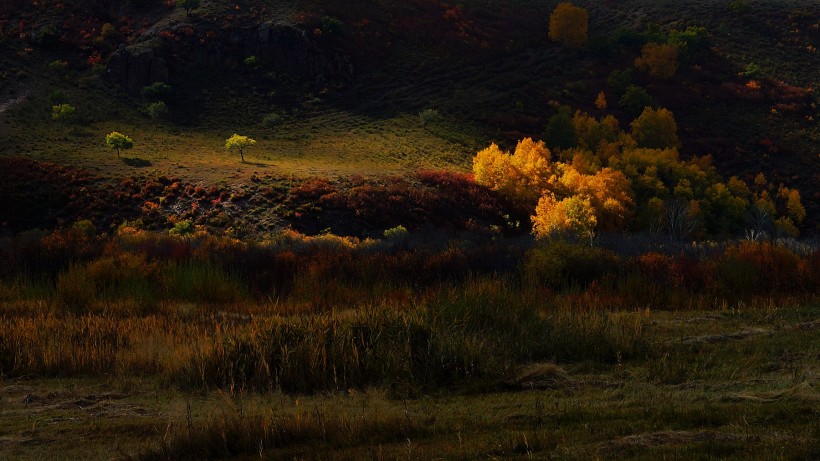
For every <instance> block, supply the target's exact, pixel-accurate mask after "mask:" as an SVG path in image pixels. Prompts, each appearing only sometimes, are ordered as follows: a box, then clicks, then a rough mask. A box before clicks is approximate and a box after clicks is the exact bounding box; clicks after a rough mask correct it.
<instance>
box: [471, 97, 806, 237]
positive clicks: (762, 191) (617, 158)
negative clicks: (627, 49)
mask: <svg viewBox="0 0 820 461" xmlns="http://www.w3.org/2000/svg"><path fill="white" fill-rule="evenodd" d="M562 130H563V132H562V133H560V134H561V136H562V137H563V139H565V140H570V141H569V142H568V143H566V141H565V144H563V147H564V148H558V149H557V150H556V152H557V154H558V155H556V156H555V157H558V158H553V157H554V154H553V152H551V151H550V149H549V148H548V147H547V146H546V144H545V143H544V142H543V141H538V142H536V141H533V140H532V139H529V138H527V139H524V140H522V141H520V142H519V143H518V146H517V147H516V149H515V151H514V152H512V153H509V152H505V151H503V150H502V149H500V148H499V147H498V146H497V145H495V144H493V145H491V146H490V147H488V148H486V149H484V150H482V151H480V152H478V154H477V155H476V156H475V158H474V160H473V171H474V173H475V178H476V181H477V182H479V183H481V184H484V185H486V186H487V187H489V188H491V189H493V190H497V191H500V192H502V193H503V194H504V195H507V196H509V197H513V198H514V199H515V200H517V201H518V202H519V203H521V204H524V205H525V206H527V207H529V209H531V210H534V214H533V215H532V224H533V232H534V233H535V234H536V235H537V236H540V237H546V236H555V235H562V234H563V235H567V234H570V235H575V236H584V237H592V236H593V235H594V234H595V233H598V232H601V231H612V230H627V229H629V230H653V231H658V232H662V233H667V234H668V235H669V236H670V237H672V238H674V239H686V238H693V237H698V236H707V235H712V236H724V237H726V236H731V235H738V234H741V233H743V232H746V233H747V236H750V237H753V238H761V237H764V236H769V237H777V236H793V235H796V234H797V233H798V231H797V226H798V225H799V224H800V222H802V221H803V219H804V218H805V216H806V212H805V209H804V207H803V205H802V203H801V200H800V193H799V192H798V191H797V190H795V189H790V188H788V187H785V186H783V185H779V186H776V185H774V184H771V183H769V182H768V181H767V180H766V178H765V176H764V175H763V174H762V173H761V174H759V175H758V176H757V177H756V178H754V181H753V182H752V183H751V184H749V183H747V182H745V181H743V180H741V179H739V178H737V177H731V178H729V180H724V179H723V178H722V177H721V176H720V175H719V174H718V171H717V170H716V169H715V168H714V166H712V164H711V159H710V158H709V157H708V156H707V157H694V158H691V159H689V160H683V159H681V158H680V154H679V152H678V148H679V147H680V140H679V139H678V136H677V124H676V123H675V119H674V116H673V114H672V113H671V112H670V111H669V110H666V109H663V108H660V109H658V110H655V109H652V108H651V107H646V108H645V109H644V111H643V113H642V114H641V115H640V116H639V117H638V118H637V119H635V120H634V121H633V122H632V123H631V130H630V132H628V133H627V132H624V131H622V130H621V129H620V126H619V123H618V121H617V120H616V119H615V118H614V117H613V116H611V115H608V116H605V117H603V118H601V119H596V118H595V117H593V116H590V115H588V114H586V113H583V112H580V111H578V112H576V113H575V115H574V116H573V117H572V119H571V123H569V121H568V122H567V126H566V127H564V128H563V129H562ZM549 132H550V130H548V134H549Z"/></svg>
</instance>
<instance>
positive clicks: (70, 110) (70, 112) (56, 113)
mask: <svg viewBox="0 0 820 461" xmlns="http://www.w3.org/2000/svg"><path fill="white" fill-rule="evenodd" d="M76 110H77V109H76V108H75V107H74V106H72V105H71V104H57V105H56V106H53V107H52V108H51V119H52V120H56V121H58V122H60V131H63V125H65V122H66V121H67V120H70V119H71V118H72V117H74V112H76Z"/></svg>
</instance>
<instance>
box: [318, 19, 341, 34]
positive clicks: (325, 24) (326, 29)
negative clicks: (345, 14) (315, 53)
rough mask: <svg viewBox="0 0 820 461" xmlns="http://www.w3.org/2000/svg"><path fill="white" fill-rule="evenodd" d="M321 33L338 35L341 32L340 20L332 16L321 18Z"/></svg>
mask: <svg viewBox="0 0 820 461" xmlns="http://www.w3.org/2000/svg"><path fill="white" fill-rule="evenodd" d="M322 33H324V34H329V35H339V34H341V33H342V21H341V20H340V19H339V18H336V17H333V16H324V17H323V18H322Z"/></svg>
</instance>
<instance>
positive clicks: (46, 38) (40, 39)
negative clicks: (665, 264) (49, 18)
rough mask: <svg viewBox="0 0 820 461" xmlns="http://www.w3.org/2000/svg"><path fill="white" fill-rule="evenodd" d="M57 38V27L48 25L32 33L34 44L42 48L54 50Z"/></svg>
mask: <svg viewBox="0 0 820 461" xmlns="http://www.w3.org/2000/svg"><path fill="white" fill-rule="evenodd" d="M57 37H58V36H57V26H55V25H53V24H48V25H45V26H42V27H40V28H39V29H37V31H36V32H35V33H34V43H36V44H37V45H39V46H41V47H43V48H54V47H56V46H57Z"/></svg>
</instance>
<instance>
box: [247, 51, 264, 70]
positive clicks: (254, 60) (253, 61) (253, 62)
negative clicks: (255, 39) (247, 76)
mask: <svg viewBox="0 0 820 461" xmlns="http://www.w3.org/2000/svg"><path fill="white" fill-rule="evenodd" d="M242 62H244V63H245V65H246V66H248V67H250V68H253V69H256V68H257V67H259V66H260V65H262V62H261V61H260V60H259V58H258V57H256V55H254V54H252V55H250V56H248V57H247V58H245V60H244V61H242Z"/></svg>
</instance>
